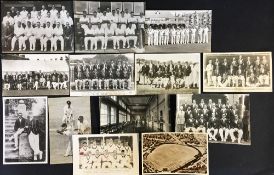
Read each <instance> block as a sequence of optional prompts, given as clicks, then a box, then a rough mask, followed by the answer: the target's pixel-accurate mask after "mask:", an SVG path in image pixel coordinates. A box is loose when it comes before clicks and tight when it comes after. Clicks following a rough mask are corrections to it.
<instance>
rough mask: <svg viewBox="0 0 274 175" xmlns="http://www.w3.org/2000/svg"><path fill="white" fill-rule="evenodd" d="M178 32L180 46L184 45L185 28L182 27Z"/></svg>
mask: <svg viewBox="0 0 274 175" xmlns="http://www.w3.org/2000/svg"><path fill="white" fill-rule="evenodd" d="M180 31H181V34H180V44H185V26H184V25H182V27H181V29H180Z"/></svg>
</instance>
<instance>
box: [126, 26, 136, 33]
mask: <svg viewBox="0 0 274 175" xmlns="http://www.w3.org/2000/svg"><path fill="white" fill-rule="evenodd" d="M126 35H135V30H134V29H133V28H131V29H130V28H127V29H126Z"/></svg>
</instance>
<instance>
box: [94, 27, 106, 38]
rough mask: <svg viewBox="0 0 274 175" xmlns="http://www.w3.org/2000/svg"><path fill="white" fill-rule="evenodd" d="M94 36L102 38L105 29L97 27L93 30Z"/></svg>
mask: <svg viewBox="0 0 274 175" xmlns="http://www.w3.org/2000/svg"><path fill="white" fill-rule="evenodd" d="M95 35H100V36H104V35H105V29H103V28H102V27H101V28H100V29H99V28H98V27H97V28H96V29H95Z"/></svg>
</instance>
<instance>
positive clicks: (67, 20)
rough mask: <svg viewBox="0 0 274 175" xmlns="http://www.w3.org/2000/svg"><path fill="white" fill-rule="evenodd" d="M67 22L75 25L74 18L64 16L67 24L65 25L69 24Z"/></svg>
mask: <svg viewBox="0 0 274 175" xmlns="http://www.w3.org/2000/svg"><path fill="white" fill-rule="evenodd" d="M67 22H68V23H69V25H70V26H72V25H73V20H72V18H71V17H65V18H64V24H65V25H66V24H67Z"/></svg>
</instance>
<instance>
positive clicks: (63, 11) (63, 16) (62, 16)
mask: <svg viewBox="0 0 274 175" xmlns="http://www.w3.org/2000/svg"><path fill="white" fill-rule="evenodd" d="M67 12H68V11H67V10H61V11H60V16H61V18H63V19H64V18H65V17H66V16H67Z"/></svg>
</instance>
